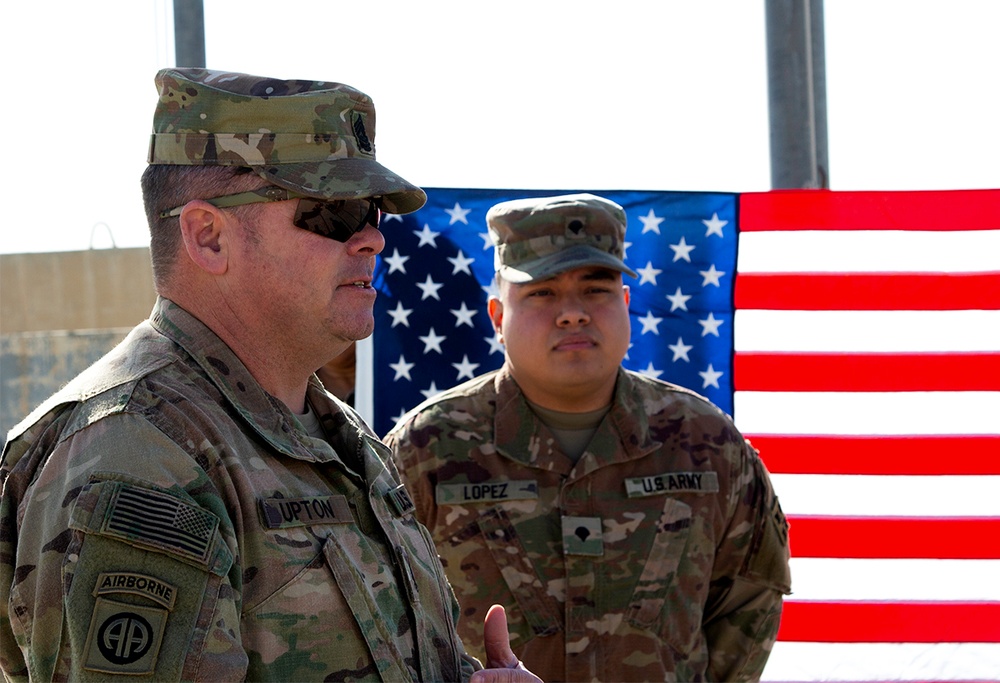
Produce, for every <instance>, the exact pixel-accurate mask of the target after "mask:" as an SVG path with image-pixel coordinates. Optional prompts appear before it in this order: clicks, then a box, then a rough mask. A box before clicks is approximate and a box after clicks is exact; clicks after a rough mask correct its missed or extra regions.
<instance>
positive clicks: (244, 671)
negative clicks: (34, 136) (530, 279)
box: [0, 69, 538, 681]
mask: <svg viewBox="0 0 1000 683" xmlns="http://www.w3.org/2000/svg"><path fill="white" fill-rule="evenodd" d="M156 85H157V87H158V90H159V102H158V105H157V107H156V111H155V114H154V117H153V134H152V137H151V140H150V147H149V158H148V161H149V164H150V165H149V167H148V169H147V171H146V172H145V174H144V175H143V178H142V189H143V197H144V202H145V206H146V212H147V217H148V220H149V226H150V236H151V240H150V252H151V256H152V261H153V273H154V282H155V286H156V290H157V293H158V295H159V296H158V298H157V301H156V303H155V306H154V308H153V311H152V313H151V315H150V317H149V319H148V320H146V321H144V322H142V323H140V324H139V325H138V326H137V327H136V328H135V329H134V330H133V331H132V332H131V333H130V334H129V336H128V337H127V338H126V339H125V341H123V342H122V343H121V344H120V345H119V346H118V347H117V348H116V349H114V350H113V351H112V352H110V353H109V354H108V355H107V356H105V357H104V358H103V359H102V360H100V361H98V362H97V363H96V364H95V365H94V366H92V367H91V368H90V369H89V370H87V371H86V372H84V373H83V374H81V375H80V376H78V377H77V378H76V379H74V380H73V381H71V382H70V383H69V384H68V385H67V386H66V387H65V388H64V389H63V390H61V391H60V392H58V393H57V394H56V395H54V396H53V397H51V398H50V399H49V400H48V401H46V402H45V403H44V404H43V405H42V406H40V407H39V408H38V409H37V410H36V411H35V412H33V413H32V414H31V415H30V416H28V417H27V418H26V419H25V420H24V421H23V422H22V423H21V424H20V425H19V426H17V427H15V428H14V429H13V430H12V431H11V432H10V434H9V441H8V442H7V443H6V445H5V447H4V450H3V456H2V464H0V481H2V484H3V497H2V500H0V670H2V672H3V674H4V676H5V677H6V678H7V679H9V680H27V679H31V680H36V679H37V680H51V679H54V678H55V679H61V680H74V681H76V680H80V681H83V680H94V679H102V680H103V679H110V678H116V677H119V676H121V677H129V680H136V678H135V677H136V676H140V677H141V676H145V677H147V678H149V679H154V680H218V681H222V680H225V681H236V680H284V681H305V680H347V679H350V680H359V681H360V680H371V681H375V680H391V681H416V680H439V681H456V680H470V679H471V680H474V681H491V680H494V681H501V680H502V681H517V680H520V681H537V680H538V679H537V678H536V677H535V676H533V675H532V674H531V673H530V672H528V671H527V670H525V669H524V667H523V666H522V665H521V664H520V662H518V660H517V658H516V657H515V656H514V655H513V653H512V652H511V650H510V647H509V640H508V634H507V626H506V618H505V614H504V612H503V610H502V609H496V610H494V611H493V612H492V613H491V614H490V616H489V617H487V623H486V626H485V629H486V630H485V640H486V661H485V662H484V664H485V665H486V666H487V667H490V668H488V669H487V670H480V669H482V665H481V664H480V662H478V661H477V660H475V659H474V658H472V657H471V656H469V655H468V654H466V652H465V648H464V647H463V645H462V642H461V640H460V639H459V638H458V636H457V634H456V629H455V624H456V620H457V604H456V603H455V600H454V596H453V593H452V590H451V587H450V586H449V584H448V582H447V580H446V579H445V578H444V574H443V573H442V569H441V565H440V562H439V560H438V557H437V553H436V551H435V549H434V546H433V542H432V541H431V538H430V536H429V534H428V532H427V530H426V529H425V528H424V527H423V526H421V525H420V524H419V523H418V522H417V521H416V520H415V518H414V516H413V504H412V502H411V500H410V498H409V496H408V495H407V493H406V490H405V488H404V487H403V486H402V484H401V483H400V479H399V476H398V473H397V471H396V470H395V468H394V466H393V464H392V461H391V457H390V455H389V452H388V450H387V449H386V448H385V446H383V444H382V443H381V442H379V440H378V439H377V438H376V437H375V435H374V434H373V433H372V432H371V430H370V429H369V428H368V426H367V425H366V424H365V423H364V422H363V420H362V419H361V418H360V417H359V416H358V415H357V414H356V413H355V412H354V411H353V410H352V409H351V408H350V407H349V406H348V405H347V404H345V403H343V402H341V401H339V400H337V399H336V398H334V397H333V396H332V395H331V394H330V393H329V392H327V391H326V390H325V388H324V387H323V385H322V384H321V383H320V382H319V380H318V379H317V378H316V377H315V375H314V374H313V371H314V370H315V369H316V368H319V367H321V366H323V365H324V364H325V363H326V362H327V361H328V360H329V359H330V358H333V357H335V356H336V355H337V354H338V353H340V352H341V351H343V350H344V349H345V348H347V347H348V346H349V345H350V344H352V343H353V342H354V341H356V340H358V339H363V338H364V337H367V336H368V335H370V334H371V332H372V328H373V325H374V318H373V314H372V306H373V302H374V300H375V290H374V289H373V288H372V286H371V279H372V271H373V268H374V265H375V256H376V255H377V254H378V253H379V252H381V251H382V249H383V247H384V246H385V240H384V238H383V236H382V233H381V232H380V231H379V216H380V214H381V212H382V211H388V212H392V213H408V212H411V211H415V210H417V209H418V208H420V206H421V205H423V203H424V201H425V199H426V197H425V195H424V193H423V191H422V190H420V189H419V188H418V187H416V186H415V185H413V184H411V183H409V182H407V181H406V180H404V179H403V178H401V177H400V176H398V175H396V174H395V173H393V172H392V171H390V170H389V169H387V168H385V167H384V166H382V165H381V164H380V163H378V162H377V161H376V160H375V148H374V139H375V110H374V107H373V105H372V101H371V100H370V99H369V98H368V97H367V96H366V95H364V94H363V93H361V92H359V91H357V90H355V89H353V88H351V87H349V86H346V85H341V84H337V83H330V82H316V81H301V80H297V81H282V80H277V79H271V78H261V77H256V76H249V75H246V74H238V73H227V72H219V71H207V70H203V69H166V70H163V71H161V72H160V73H159V74H158V75H157V77H156ZM501 669H504V670H501Z"/></svg>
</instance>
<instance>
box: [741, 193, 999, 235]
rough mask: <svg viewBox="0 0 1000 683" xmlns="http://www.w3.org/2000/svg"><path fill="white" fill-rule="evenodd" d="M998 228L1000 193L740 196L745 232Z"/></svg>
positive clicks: (774, 194) (775, 194)
mask: <svg viewBox="0 0 1000 683" xmlns="http://www.w3.org/2000/svg"><path fill="white" fill-rule="evenodd" d="M995 228H1000V190H951V191H948V190H945V191H937V192H923V191H920V192H830V191H829V190H783V191H782V190H779V191H771V192H751V193H746V194H741V195H740V230H741V231H742V232H749V231H761V230H992V229H995Z"/></svg>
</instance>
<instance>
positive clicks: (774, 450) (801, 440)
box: [747, 434, 1000, 475]
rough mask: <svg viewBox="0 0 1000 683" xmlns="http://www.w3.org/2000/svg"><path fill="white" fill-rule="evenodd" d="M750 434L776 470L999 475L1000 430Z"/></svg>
mask: <svg viewBox="0 0 1000 683" xmlns="http://www.w3.org/2000/svg"><path fill="white" fill-rule="evenodd" d="M747 437H748V438H749V439H750V441H751V443H753V445H754V446H755V447H756V448H757V449H758V450H759V451H760V457H761V459H763V461H764V464H765V465H766V466H767V469H768V470H769V471H770V472H771V473H773V474H901V475H949V474H952V475H976V474H987V475H989V474H1000V434H997V435H982V436H980V435H933V436H825V435H809V436H799V435H789V434H756V435H747Z"/></svg>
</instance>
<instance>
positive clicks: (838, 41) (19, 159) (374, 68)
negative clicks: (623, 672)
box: [0, 0, 1000, 253]
mask: <svg viewBox="0 0 1000 683" xmlns="http://www.w3.org/2000/svg"><path fill="white" fill-rule="evenodd" d="M825 5H826V17H825V29H826V30H825V37H826V47H827V53H826V65H827V101H828V126H829V157H830V166H831V171H830V172H831V184H832V188H833V189H835V190H858V189H860V190H878V189H883V190H893V189H957V188H986V187H993V188H996V187H1000V170H998V159H1000V126H998V123H997V122H998V121H1000V86H998V78H1000V77H998V73H1000V41H998V40H997V34H996V32H997V27H998V26H1000V2H996V1H995V0H939V1H930V0H826V3H825ZM205 14H206V42H207V61H208V66H209V67H210V68H219V69H227V70H234V71H244V72H249V73H255V74H259V75H267V76H275V77H282V78H311V79H323V80H333V81H341V82H344V83H349V84H351V85H353V86H355V87H358V88H360V89H361V90H363V91H365V92H367V93H368V94H369V95H371V96H372V97H373V98H374V100H375V104H376V107H377V111H378V130H377V149H378V155H379V159H380V160H381V161H383V163H385V164H386V165H388V166H389V167H390V168H393V169H394V170H396V171H398V172H399V173H401V174H402V175H403V176H404V177H406V178H408V179H409V180H412V181H413V182H416V183H418V184H420V185H424V186H428V187H433V186H454V187H508V188H517V187H525V188H550V189H594V190H600V189H659V190H706V191H737V192H744V191H759V190H767V189H769V184H770V170H769V149H768V118H767V80H766V79H767V73H766V55H765V26H764V2H763V0H698V1H697V2H696V1H695V0H683V1H679V0H662V1H659V2H651V1H650V0H614V1H613V2H610V1H607V0H604V1H601V2H590V1H579V0H578V1H577V2H563V1H556V0H530V1H525V0H504V2H494V3H490V4H487V3H479V2H476V3H471V2H465V1H440V2H434V1H431V2H425V3H418V2H402V1H399V2H394V1H392V0H364V2H357V1H354V2H334V1H333V0H283V2H280V3H275V2H265V1H263V0H205ZM2 23H3V26H2V29H0V31H2V33H0V36H2V39H0V55H2V58H3V63H4V64H6V65H7V70H6V73H7V76H6V79H5V81H6V83H7V86H6V87H5V89H4V95H3V107H2V108H0V123H2V125H3V130H4V131H6V135H5V144H4V150H5V152H6V153H7V154H6V155H5V163H4V171H3V174H4V185H5V187H6V188H7V191H8V193H9V194H10V199H9V201H8V202H7V204H6V206H5V211H4V222H5V225H3V227H2V229H0V252H8V253H9V252H32V251H50V250H59V251H62V250H75V249H86V248H88V247H91V246H93V247H106V246H110V244H111V241H110V238H109V235H108V233H109V232H110V234H111V235H112V236H113V239H114V242H115V244H116V245H117V246H119V247H122V246H141V245H145V244H147V243H148V237H147V233H146V228H145V219H144V217H143V214H142V208H141V202H140V197H139V186H138V178H139V175H140V174H141V172H142V169H143V168H144V166H145V155H146V145H147V140H148V133H149V129H150V120H151V116H152V111H153V107H154V105H155V101H156V92H155V89H154V86H153V75H154V73H155V72H156V70H157V69H158V68H160V67H163V66H171V65H173V64H174V58H173V40H172V35H171V33H170V31H171V29H172V5H171V3H170V2H169V0H92V1H91V2H84V1H82V0H75V1H73V0H33V1H32V2H18V3H8V5H7V6H5V8H4V18H3V22H2Z"/></svg>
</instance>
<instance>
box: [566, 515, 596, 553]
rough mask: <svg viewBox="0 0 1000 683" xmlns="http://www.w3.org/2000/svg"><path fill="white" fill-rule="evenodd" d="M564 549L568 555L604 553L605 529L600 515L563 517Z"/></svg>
mask: <svg viewBox="0 0 1000 683" xmlns="http://www.w3.org/2000/svg"><path fill="white" fill-rule="evenodd" d="M562 535H563V551H564V552H565V553H566V554H567V555H593V556H595V557H596V556H600V555H603V554H604V530H603V527H602V523H601V518H600V517H563V518H562Z"/></svg>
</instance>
